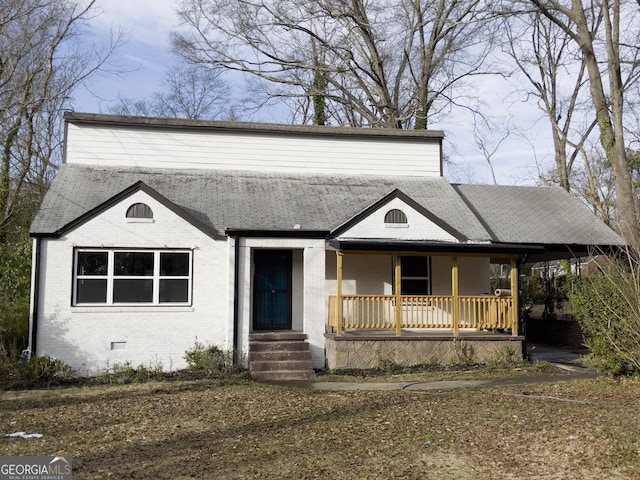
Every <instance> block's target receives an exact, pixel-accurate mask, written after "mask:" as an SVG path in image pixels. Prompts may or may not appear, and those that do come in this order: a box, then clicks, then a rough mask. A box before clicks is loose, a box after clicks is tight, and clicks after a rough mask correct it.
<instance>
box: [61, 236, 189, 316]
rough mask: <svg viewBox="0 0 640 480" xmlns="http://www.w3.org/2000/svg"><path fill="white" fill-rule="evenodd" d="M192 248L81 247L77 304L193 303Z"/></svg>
mask: <svg viewBox="0 0 640 480" xmlns="http://www.w3.org/2000/svg"><path fill="white" fill-rule="evenodd" d="M191 257H192V254H191V251H187V250H109V249H96V250H88V249H78V250H76V252H75V269H74V277H75V278H74V291H73V304H74V305H87V304H99V305H127V304H130V305H140V304H147V305H149V304H150V305H159V304H181V305H185V304H189V303H190V298H191V283H192V275H191Z"/></svg>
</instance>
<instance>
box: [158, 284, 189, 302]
mask: <svg viewBox="0 0 640 480" xmlns="http://www.w3.org/2000/svg"><path fill="white" fill-rule="evenodd" d="M188 301H189V280H186V279H178V278H172V279H166V280H160V303H172V302H179V303H187V302H188Z"/></svg>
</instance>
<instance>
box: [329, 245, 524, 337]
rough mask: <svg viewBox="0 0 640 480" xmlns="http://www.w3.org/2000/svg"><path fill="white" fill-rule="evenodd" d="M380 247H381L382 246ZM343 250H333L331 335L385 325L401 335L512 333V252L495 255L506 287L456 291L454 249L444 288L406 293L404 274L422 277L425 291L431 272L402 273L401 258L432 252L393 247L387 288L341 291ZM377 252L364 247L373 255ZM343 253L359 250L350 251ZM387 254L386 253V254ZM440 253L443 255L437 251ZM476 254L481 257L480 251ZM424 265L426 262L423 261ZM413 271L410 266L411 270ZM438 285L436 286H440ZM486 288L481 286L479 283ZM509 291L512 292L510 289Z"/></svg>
mask: <svg viewBox="0 0 640 480" xmlns="http://www.w3.org/2000/svg"><path fill="white" fill-rule="evenodd" d="M385 253H386V252H385ZM345 254H346V253H345V252H344V251H336V267H337V269H336V294H335V295H330V296H329V319H328V332H329V333H335V334H336V335H337V336H341V335H343V334H344V333H345V332H348V331H350V330H386V331H387V332H393V333H394V334H395V335H398V336H402V335H403V334H406V332H407V331H409V330H411V331H413V330H418V331H420V332H421V333H422V334H425V333H428V332H438V333H440V332H443V331H445V332H448V333H451V334H453V335H459V334H460V332H461V331H463V330H469V329H471V330H488V331H498V330H500V331H502V332H505V331H508V332H509V333H510V334H511V335H514V336H518V331H519V326H518V323H519V322H518V320H519V317H518V295H517V294H515V292H518V257H517V256H515V255H503V256H500V257H499V258H501V259H502V260H503V261H504V262H508V264H509V266H510V275H509V277H510V288H509V289H500V290H494V291H493V292H490V291H486V292H483V293H482V294H478V295H461V294H460V270H459V260H458V259H459V255H452V256H449V255H447V258H449V257H450V259H451V261H450V265H451V267H450V268H451V272H450V279H451V285H450V294H447V295H429V294H426V295H414V294H406V291H407V290H409V289H410V287H408V286H405V285H404V284H403V281H404V280H407V279H409V280H420V279H422V278H424V282H426V290H427V291H431V290H432V289H433V286H432V285H431V283H433V281H434V280H433V278H432V277H433V273H432V272H431V271H429V272H425V276H424V277H419V276H415V275H414V276H410V277H407V276H405V275H404V274H403V267H402V264H403V262H402V258H403V257H405V258H409V259H414V258H416V257H419V256H424V257H432V256H433V255H434V254H433V253H418V252H410V253H399V252H396V253H394V254H393V255H392V261H393V273H392V275H391V277H392V279H391V282H392V284H393V294H391V295H370V294H355V295H354V294H345V292H344V288H343V283H344V262H345V260H344V258H345ZM380 254H383V253H382V252H369V253H368V255H370V256H372V257H373V256H375V255H380ZM349 255H363V253H358V254H354V253H350V254H349ZM387 255H388V254H387ZM440 256H444V255H440ZM480 258H487V257H486V255H485V256H484V257H480ZM429 265H430V264H429ZM412 273H413V272H412ZM473 273H474V275H480V276H482V275H486V276H487V279H488V276H489V270H488V268H487V270H486V271H484V272H483V271H475V272H473ZM441 288H442V287H441ZM485 290H486V289H485ZM512 293H513V294H512Z"/></svg>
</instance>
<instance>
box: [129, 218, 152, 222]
mask: <svg viewBox="0 0 640 480" xmlns="http://www.w3.org/2000/svg"><path fill="white" fill-rule="evenodd" d="M154 222H155V220H154V219H153V218H127V223H154Z"/></svg>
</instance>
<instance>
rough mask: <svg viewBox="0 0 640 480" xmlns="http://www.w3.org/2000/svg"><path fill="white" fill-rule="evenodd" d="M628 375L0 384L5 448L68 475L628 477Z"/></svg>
mask: <svg viewBox="0 0 640 480" xmlns="http://www.w3.org/2000/svg"><path fill="white" fill-rule="evenodd" d="M639 404H640V381H639V380H637V379H621V380H612V379H609V378H597V379H588V380H579V381H571V382H558V383H551V384H529V385H519V386H509V387H500V388H478V389H464V390H449V391H436V392H406V391H382V392H381V391H376V392H371V391H350V392H327V391H318V390H307V389H298V388H294V387H286V386H273V385H265V384H257V383H253V382H249V381H247V382H244V383H240V384H236V385H226V384H220V383H218V382H216V381H212V380H200V381H174V382H148V383H144V384H136V385H110V386H85V387H74V388H66V389H58V390H46V391H25V392H4V393H2V394H0V431H1V432H2V433H11V432H15V431H26V432H28V433H33V432H37V433H42V434H44V437H43V438H42V439H39V440H36V439H31V440H24V439H21V438H6V437H1V438H0V448H1V449H2V452H3V455H54V454H63V455H64V454H66V455H72V456H73V457H74V479H76V480H79V479H100V478H118V479H120V478H158V479H165V478H166V479H178V478H204V479H206V478H225V479H227V478H228V479H236V478H237V479H241V478H242V479H244V478H265V479H267V478H268V479H272V478H296V479H312V478H335V479H353V478H358V479H362V478H372V479H378V478H405V479H424V478H434V479H435V478H437V479H445V480H446V479H456V480H458V479H480V480H483V479H492V480H493V479H513V478H538V479H564V478H572V479H573V478H580V479H598V480H599V479H601V478H607V479H629V478H639V477H640V416H638V415H637V406H638V405H639Z"/></svg>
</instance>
